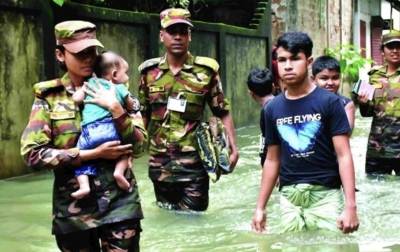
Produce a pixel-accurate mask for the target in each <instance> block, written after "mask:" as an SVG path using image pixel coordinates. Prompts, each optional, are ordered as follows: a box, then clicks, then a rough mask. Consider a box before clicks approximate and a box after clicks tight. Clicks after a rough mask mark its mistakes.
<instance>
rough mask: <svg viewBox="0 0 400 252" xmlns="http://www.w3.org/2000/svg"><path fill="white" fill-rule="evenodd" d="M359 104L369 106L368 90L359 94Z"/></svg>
mask: <svg viewBox="0 0 400 252" xmlns="http://www.w3.org/2000/svg"><path fill="white" fill-rule="evenodd" d="M358 102H359V103H360V104H363V105H366V104H368V102H369V100H368V94H367V91H366V90H363V91H361V92H360V93H359V94H358Z"/></svg>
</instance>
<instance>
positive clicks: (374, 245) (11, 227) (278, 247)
mask: <svg viewBox="0 0 400 252" xmlns="http://www.w3.org/2000/svg"><path fill="white" fill-rule="evenodd" d="M369 125H370V121H369V120H368V119H365V118H361V117H359V116H357V119H356V129H355V132H354V133H353V137H352V139H351V146H352V150H353V157H354V160H355V166H356V177H357V188H358V189H359V190H360V192H358V193H357V202H358V209H359V212H358V213H359V218H360V222H361V225H360V229H359V231H358V232H357V233H355V234H352V235H331V234H326V233H323V232H301V233H291V234H283V235H282V234H278V230H277V225H278V215H279V213H278V194H277V192H276V191H275V192H274V194H273V195H272V197H271V201H270V203H269V204H268V213H269V215H268V224H269V228H270V229H271V234H254V233H252V232H251V230H250V221H251V218H252V215H253V211H254V207H255V202H256V199H257V194H258V189H259V184H260V176H261V168H260V165H259V158H258V154H257V153H258V135H259V129H258V127H249V128H246V129H240V130H238V131H237V138H238V146H239V150H240V153H241V154H240V155H241V157H240V160H239V163H238V166H237V168H236V170H235V172H234V173H233V174H231V175H229V176H226V177H223V178H222V179H221V180H220V181H219V182H218V183H216V184H212V185H211V193H210V198H211V202H210V207H209V210H208V211H207V212H205V213H202V214H187V213H176V212H169V211H166V210H162V209H159V208H158V207H156V206H155V205H154V196H153V188H152V185H151V182H150V181H149V180H148V179H147V168H146V157H144V158H141V159H140V160H137V162H136V163H135V168H134V171H135V174H136V176H137V179H138V180H139V190H140V194H141V197H142V204H143V210H144V213H145V217H146V219H144V220H143V229H144V231H143V233H142V239H141V248H142V251H144V252H146V251H160V252H168V251H185V252H186V251H190V252H192V251H224V252H225V251H262V252H267V251H285V252H286V251H288V252H292V251H313V252H315V251H321V252H325V251H326V252H330V251H335V252H337V251H345V252H347V251H348V252H353V251H376V252H378V251H400V204H399V197H398V195H400V181H399V180H398V179H397V178H395V177H388V178H381V179H376V178H375V179H371V178H366V176H365V175H364V172H363V170H364V162H365V160H364V155H365V148H366V136H367V133H368V129H369ZM52 178H53V174H52V173H51V172H47V173H42V174H36V175H32V176H26V177H23V178H18V179H13V180H7V181H0V251H16V252H19V251H21V252H25V251H40V252H47V251H57V249H56V246H55V242H54V239H53V237H52V236H51V235H50V228H51V190H52V189H51V188H52V183H53V180H52Z"/></svg>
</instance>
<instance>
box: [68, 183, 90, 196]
mask: <svg viewBox="0 0 400 252" xmlns="http://www.w3.org/2000/svg"><path fill="white" fill-rule="evenodd" d="M89 192H90V188H89V187H88V186H87V187H81V188H79V190H78V191H76V192H74V193H71V196H72V197H74V198H75V199H82V198H83V197H85V196H86V195H88V194H89Z"/></svg>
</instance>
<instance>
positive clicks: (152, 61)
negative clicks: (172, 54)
mask: <svg viewBox="0 0 400 252" xmlns="http://www.w3.org/2000/svg"><path fill="white" fill-rule="evenodd" d="M160 61H161V57H159V58H154V59H149V60H146V61H145V62H143V63H142V64H140V66H139V67H138V70H139V72H140V73H143V71H144V70H146V69H147V68H149V67H153V66H155V65H158V64H160Z"/></svg>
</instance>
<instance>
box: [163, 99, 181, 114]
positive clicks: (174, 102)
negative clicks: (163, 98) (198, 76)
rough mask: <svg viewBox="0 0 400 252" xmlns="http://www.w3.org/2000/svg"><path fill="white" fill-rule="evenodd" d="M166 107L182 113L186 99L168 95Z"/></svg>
mask: <svg viewBox="0 0 400 252" xmlns="http://www.w3.org/2000/svg"><path fill="white" fill-rule="evenodd" d="M167 109H168V110H172V111H176V112H181V113H183V112H185V109H186V100H184V99H182V98H173V97H168V104H167Z"/></svg>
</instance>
